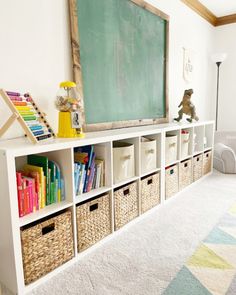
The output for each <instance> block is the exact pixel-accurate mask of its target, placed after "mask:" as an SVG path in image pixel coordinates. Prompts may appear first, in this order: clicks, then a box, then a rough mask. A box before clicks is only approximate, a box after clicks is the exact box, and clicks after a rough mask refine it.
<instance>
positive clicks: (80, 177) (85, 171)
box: [74, 145, 105, 195]
mask: <svg viewBox="0 0 236 295" xmlns="http://www.w3.org/2000/svg"><path fill="white" fill-rule="evenodd" d="M74 162H75V163H74V180H75V181H74V182H75V183H74V185H75V193H76V195H80V194H82V193H87V192H89V191H91V190H92V189H96V188H99V187H102V186H104V182H105V181H104V178H105V177H104V175H105V171H104V170H105V162H104V160H103V159H99V158H98V157H97V156H96V152H95V151H94V146H93V145H90V146H84V147H80V148H75V150H74Z"/></svg>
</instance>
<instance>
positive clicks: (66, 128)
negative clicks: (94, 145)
mask: <svg viewBox="0 0 236 295" xmlns="http://www.w3.org/2000/svg"><path fill="white" fill-rule="evenodd" d="M57 136H58V137H64V138H68V137H69V138H70V137H80V138H83V137H84V134H83V133H82V132H81V133H78V132H77V130H76V128H72V124H71V113H70V112H59V124H58V135H57Z"/></svg>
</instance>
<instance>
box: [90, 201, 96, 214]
mask: <svg viewBox="0 0 236 295" xmlns="http://www.w3.org/2000/svg"><path fill="white" fill-rule="evenodd" d="M97 209H98V203H95V204H93V205H90V206H89V211H90V212H92V211H95V210H97Z"/></svg>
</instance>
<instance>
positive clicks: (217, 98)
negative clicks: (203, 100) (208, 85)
mask: <svg viewBox="0 0 236 295" xmlns="http://www.w3.org/2000/svg"><path fill="white" fill-rule="evenodd" d="M221 63H222V62H221V61H218V62H216V65H217V88H216V131H217V128H218V107H219V106H218V104H219V82H220V65H221Z"/></svg>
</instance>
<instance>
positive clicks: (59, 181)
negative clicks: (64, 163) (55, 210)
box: [54, 162, 62, 202]
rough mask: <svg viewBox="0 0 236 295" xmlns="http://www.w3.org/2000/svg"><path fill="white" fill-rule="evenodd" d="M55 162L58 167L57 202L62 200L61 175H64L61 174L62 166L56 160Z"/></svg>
mask: <svg viewBox="0 0 236 295" xmlns="http://www.w3.org/2000/svg"><path fill="white" fill-rule="evenodd" d="M54 164H55V167H56V183H57V184H56V187H57V192H56V194H57V195H56V197H55V199H57V202H61V177H62V174H61V169H60V166H59V165H58V164H57V163H56V162H54Z"/></svg>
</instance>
